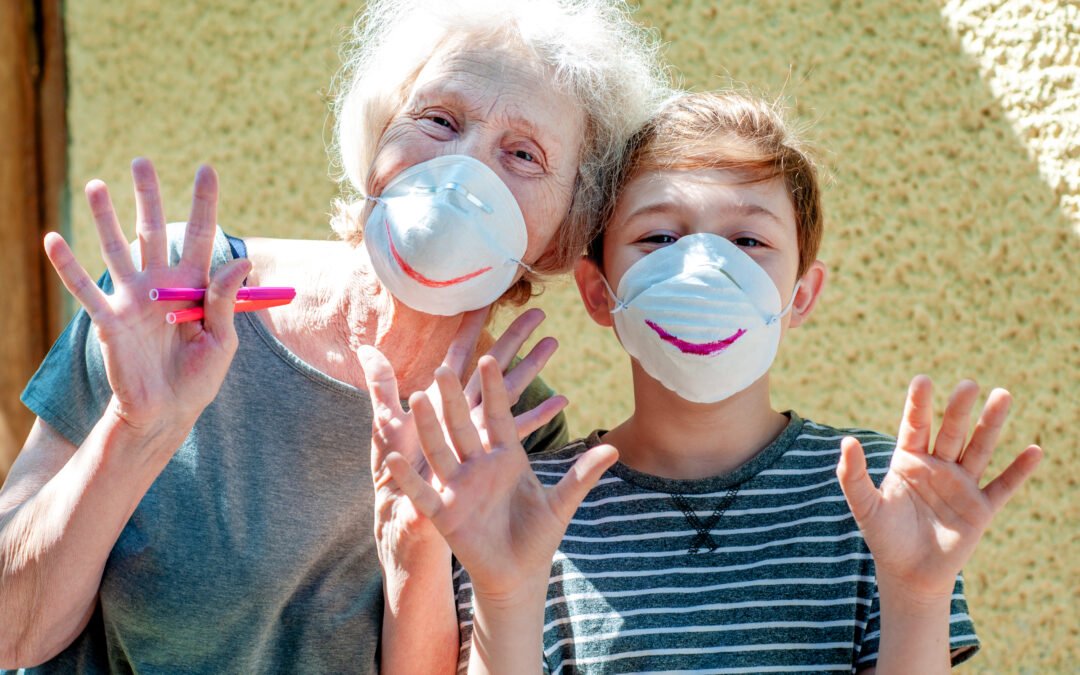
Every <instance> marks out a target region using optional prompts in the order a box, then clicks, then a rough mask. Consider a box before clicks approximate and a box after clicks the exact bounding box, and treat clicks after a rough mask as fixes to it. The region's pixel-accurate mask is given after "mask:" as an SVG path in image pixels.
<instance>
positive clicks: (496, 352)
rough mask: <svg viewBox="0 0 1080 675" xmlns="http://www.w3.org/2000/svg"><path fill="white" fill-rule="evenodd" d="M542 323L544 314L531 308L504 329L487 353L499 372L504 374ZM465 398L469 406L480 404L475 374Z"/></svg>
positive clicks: (478, 380) (467, 388)
mask: <svg viewBox="0 0 1080 675" xmlns="http://www.w3.org/2000/svg"><path fill="white" fill-rule="evenodd" d="M543 321H544V312H543V311H542V310H539V309H536V308H533V309H530V310H528V311H526V312H523V313H522V314H521V316H519V317H517V318H516V319H514V320H513V321H512V322H511V323H510V325H509V326H507V327H506V330H505V331H503V334H502V335H500V336H499V339H498V340H496V341H495V344H493V345H492V346H491V349H489V350H488V352H487V353H488V355H490V356H492V357H494V358H495V361H496V362H497V363H498V364H499V369H500V370H501V371H503V372H505V371H506V369H507V368H509V367H510V363H511V362H512V361H513V360H514V356H516V355H517V353H518V352H519V351H521V346H522V345H524V344H525V341H526V340H528V339H529V336H531V335H532V334H533V331H535V330H536V328H537V327H538V326H539V325H540V324H541V323H543ZM519 365H520V364H519ZM531 381H532V380H531V379H530V382H531ZM465 396H466V398H467V399H468V400H469V403H470V404H471V405H474V406H475V405H476V404H478V403H479V402H480V379H479V378H478V377H476V374H475V373H474V374H473V377H471V378H469V383H468V384H467V385H466V386H465Z"/></svg>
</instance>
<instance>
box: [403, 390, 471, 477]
mask: <svg viewBox="0 0 1080 675" xmlns="http://www.w3.org/2000/svg"><path fill="white" fill-rule="evenodd" d="M409 410H411V411H412V414H413V419H414V420H416V432H417V434H418V435H419V438H420V448H421V450H423V452H424V457H426V458H427V461H428V466H430V467H431V470H432V471H433V472H434V473H435V475H436V476H437V477H438V478H439V481H440V482H442V484H443V485H446V484H447V483H449V482H450V479H451V478H452V477H453V476H454V474H455V473H456V472H457V470H458V467H459V466H460V463H459V462H458V459H457V456H456V455H454V451H453V450H451V449H450V446H448V445H447V444H446V438H445V437H444V436H443V428H442V425H441V424H439V416H438V415H436V414H435V409H434V408H433V407H432V405H431V399H429V398H428V396H427V394H426V393H423V392H416V393H415V394H413V395H412V396H410V397H409ZM399 454H400V453H399Z"/></svg>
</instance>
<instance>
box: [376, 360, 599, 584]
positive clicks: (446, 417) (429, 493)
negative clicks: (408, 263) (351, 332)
mask: <svg viewBox="0 0 1080 675" xmlns="http://www.w3.org/2000/svg"><path fill="white" fill-rule="evenodd" d="M478 371H479V373H480V386H481V393H482V411H483V418H484V423H485V424H486V427H487V436H488V439H487V443H485V442H484V441H483V440H482V439H481V436H480V433H479V432H478V431H477V426H476V425H475V424H474V421H473V420H472V419H471V418H470V415H469V403H468V401H467V399H466V396H465V393H464V391H463V390H462V388H461V385H460V383H459V382H458V379H457V377H456V375H455V374H454V372H453V371H452V370H450V369H449V368H440V369H439V370H438V371H436V374H435V377H436V381H437V383H438V385H439V386H438V389H439V392H440V398H441V400H440V403H441V406H442V412H443V415H442V421H440V419H439V416H438V415H437V414H436V410H435V407H434V405H433V402H432V401H431V399H430V397H429V395H428V394H427V393H417V394H413V396H412V397H410V399H409V404H410V407H411V408H412V411H413V414H414V416H415V419H416V426H417V430H418V432H419V437H420V444H421V446H422V448H423V452H424V456H425V457H426V458H427V463H428V465H429V466H430V467H431V470H432V471H433V472H434V474H435V476H436V477H437V478H438V483H437V484H432V482H430V481H428V480H425V478H423V477H422V476H421V475H420V474H419V473H417V471H416V469H415V468H414V466H413V463H412V462H410V461H409V460H408V459H407V458H406V457H404V456H402V455H400V454H398V453H391V454H390V455H389V456H388V457H387V460H386V463H387V465H388V466H389V468H390V472H391V473H392V475H393V478H394V481H395V482H396V483H397V484H398V485H399V486H400V488H401V490H402V491H403V492H404V493H405V494H406V495H407V496H408V497H409V499H410V500H411V501H412V503H413V504H414V505H415V506H416V508H417V509H418V510H419V511H420V512H421V513H423V514H424V515H425V516H427V517H428V518H429V519H431V521H432V522H433V523H434V525H435V527H436V528H438V530H439V532H440V533H441V534H442V536H443V537H444V538H445V539H446V541H447V543H448V544H449V545H450V548H451V549H452V550H453V552H454V555H456V556H457V558H458V560H460V561H461V563H462V565H464V566H465V569H466V570H468V572H469V575H470V577H471V578H472V583H473V588H474V591H475V592H476V594H477V596H478V597H480V596H484V597H488V598H505V599H509V598H513V597H515V596H516V595H517V593H518V592H520V591H521V590H522V589H524V588H526V587H527V588H530V589H535V588H536V587H537V586H538V585H540V584H543V586H544V587H546V584H547V578H548V572H549V571H550V569H551V558H552V556H553V555H554V553H555V550H556V549H557V548H558V545H559V542H560V541H561V540H562V536H563V534H564V533H565V531H566V526H567V523H569V522H570V518H571V517H572V516H573V514H574V512H575V511H576V510H577V507H578V505H579V504H580V503H581V500H582V499H584V498H585V495H586V494H588V492H589V490H590V489H591V488H592V487H593V486H594V485H595V484H596V481H597V480H599V478H600V475H601V474H602V473H603V472H604V470H605V469H607V468H608V467H609V466H611V464H612V463H613V462H614V461H615V459H616V458H617V456H618V453H617V452H616V451H615V449H614V448H613V447H611V446H599V447H596V448H593V449H591V450H589V451H588V452H586V453H585V454H584V455H582V456H581V457H580V458H579V459H578V461H577V463H576V464H575V465H574V466H573V468H572V469H571V470H570V471H569V472H568V473H567V474H566V475H565V476H564V477H563V478H562V480H560V481H559V483H558V484H557V485H556V486H554V487H551V488H546V487H544V486H543V485H541V483H540V481H539V480H538V479H537V478H536V475H535V474H534V473H533V471H532V467H531V466H530V465H529V461H528V458H527V456H526V454H525V452H524V450H523V449H522V447H521V443H520V442H519V441H518V433H517V431H516V429H515V424H514V418H513V417H512V416H511V413H510V401H509V398H508V396H507V392H506V387H505V385H504V383H503V376H502V372H501V370H500V368H499V365H498V363H497V362H496V360H495V359H494V358H492V357H491V356H484V357H482V358H481V359H480V362H479V364H478ZM451 445H452V446H453V447H451Z"/></svg>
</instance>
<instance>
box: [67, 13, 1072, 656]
mask: <svg viewBox="0 0 1080 675" xmlns="http://www.w3.org/2000/svg"><path fill="white" fill-rule="evenodd" d="M354 11H355V7H354V6H352V5H351V4H346V3H343V2H334V1H330V0H319V1H310V0H273V1H269V0H268V1H266V2H260V3H251V2H248V1H247V0H219V1H218V2H213V3H210V2H192V3H162V2H160V0H129V1H128V2H124V3H99V2H90V1H89V0H72V1H70V2H68V3H67V19H66V23H67V31H68V38H69V45H68V54H69V60H70V64H69V67H70V78H71V105H70V128H71V143H72V145H71V170H70V175H71V181H72V190H73V191H74V192H75V193H76V199H75V200H74V204H75V208H74V210H73V213H72V230H73V232H72V234H73V236H74V239H75V242H76V248H77V252H78V253H79V255H80V256H81V257H82V259H83V260H86V261H94V260H99V259H100V258H99V257H98V255H97V252H96V242H95V240H94V237H93V230H92V226H91V222H90V219H89V217H88V214H87V212H86V210H85V209H84V208H82V205H81V201H80V200H79V198H78V193H79V192H80V191H81V186H82V185H83V184H84V183H85V182H86V181H87V180H89V179H90V178H93V177H100V178H103V179H105V180H106V181H107V182H109V183H110V184H111V185H113V186H114V188H115V193H116V194H115V195H114V198H115V201H116V203H117V208H118V209H119V211H120V213H122V214H126V216H127V220H126V222H127V223H128V227H129V231H130V228H132V227H133V225H131V223H133V220H132V219H131V214H132V202H131V197H130V185H129V181H128V178H127V166H128V163H129V162H130V160H131V158H132V157H134V156H136V155H139V154H144V155H148V156H150V157H151V158H153V159H154V160H155V161H156V162H157V165H158V169H159V173H160V175H161V178H162V182H163V185H164V190H165V198H166V209H167V213H168V215H169V217H170V218H172V219H176V220H180V219H183V218H184V217H185V216H186V209H187V203H188V192H189V185H190V178H191V176H192V174H193V172H194V169H195V167H196V166H197V164H198V163H199V162H203V161H208V162H211V163H213V164H214V165H215V167H216V168H217V169H218V171H219V173H220V175H221V183H222V190H223V197H222V206H221V210H220V220H221V222H222V224H223V225H224V226H225V227H226V228H227V229H229V230H231V231H233V232H235V233H238V234H241V235H254V234H260V235H277V236H283V237H327V236H330V234H329V228H328V227H327V225H326V213H327V211H328V209H329V203H330V199H331V198H332V196H333V195H334V194H335V188H334V186H333V184H332V183H331V181H330V180H329V179H328V177H327V176H328V165H327V160H326V156H325V152H324V145H325V142H326V140H327V139H328V135H329V126H328V124H327V122H326V105H325V96H324V92H325V91H326V90H327V89H328V87H329V83H330V78H331V75H332V74H333V72H334V70H335V68H336V64H337V59H336V55H335V52H336V49H337V42H338V40H339V36H340V35H341V33H342V31H343V30H344V28H345V27H346V26H347V25H348V23H349V22H350V20H351V17H352V16H353V14H354ZM639 17H640V18H641V19H642V20H643V21H645V22H647V23H649V24H651V25H653V26H655V27H657V28H658V29H659V30H660V31H661V33H662V35H663V36H664V38H665V39H666V40H667V41H668V42H669V43H670V45H669V48H668V51H667V55H668V58H669V60H670V62H671V63H672V64H673V65H674V66H675V67H676V69H677V70H678V71H679V72H680V73H681V75H682V78H683V80H684V83H685V84H686V85H687V86H689V87H692V88H697V89H701V88H716V87H721V86H724V85H726V84H728V83H730V82H732V81H734V82H737V83H745V84H748V85H750V86H751V88H753V89H755V90H758V91H762V92H766V93H768V94H770V95H772V96H784V97H786V98H787V100H788V101H789V102H790V103H791V104H792V105H794V107H795V109H796V111H797V112H798V114H799V115H800V116H801V117H802V118H803V119H804V120H805V121H807V122H808V123H811V124H812V135H813V137H814V138H815V139H816V140H817V143H818V145H819V146H820V147H822V148H823V150H824V152H823V158H824V160H825V163H826V164H827V165H828V167H829V168H830V171H831V174H832V180H831V183H830V185H829V186H828V188H827V190H826V198H825V199H826V214H827V223H828V224H827V234H826V238H825V244H824V248H823V251H822V258H823V259H824V260H825V261H826V262H827V263H828V265H829V268H830V282H829V286H828V288H827V289H826V293H825V296H824V297H823V299H822V302H821V304H820V305H819V307H818V309H817V310H816V313H815V316H814V317H813V319H812V321H811V322H810V324H809V325H807V326H805V327H803V328H799V329H798V330H796V331H794V332H793V333H792V334H791V336H790V338H789V339H788V340H787V342H786V343H785V345H784V346H783V347H782V349H781V356H780V358H779V360H778V363H777V365H776V368H775V371H774V372H775V376H774V389H775V390H776V391H777V392H778V393H777V397H776V404H777V405H778V406H782V407H793V408H795V409H797V410H799V411H800V412H802V413H803V414H806V415H809V416H812V417H813V418H815V419H817V420H819V421H822V422H827V423H832V424H836V425H847V424H858V425H863V426H869V427H875V428H881V429H883V430H888V431H894V430H895V428H896V425H897V422H898V419H899V413H900V409H901V406H902V403H903V397H904V390H905V386H906V384H907V381H908V380H909V379H910V377H911V376H912V375H913V374H915V373H917V372H925V373H928V374H930V375H931V376H932V377H933V378H934V380H935V382H937V383H938V385H939V389H938V396H937V399H938V401H939V402H940V404H941V405H943V403H944V398H945V395H946V393H947V389H948V388H949V387H950V386H951V385H952V383H954V382H955V381H956V380H957V379H958V378H960V377H973V378H975V379H977V380H978V381H979V382H980V383H981V384H982V385H984V387H985V388H986V389H987V390H988V389H989V388H990V387H991V386H1004V387H1007V388H1008V389H1010V390H1011V391H1012V392H1013V394H1014V395H1015V398H1016V401H1015V405H1014V407H1013V414H1012V421H1011V424H1010V425H1009V428H1008V430H1007V432H1006V434H1005V436H1004V438H1003V439H1002V443H1001V448H1002V450H1001V452H1002V455H1005V454H1012V453H1015V452H1017V451H1019V450H1020V449H1021V448H1022V447H1023V445H1024V444H1025V443H1027V442H1029V441H1036V442H1039V443H1041V444H1043V446H1044V447H1045V448H1046V451H1047V459H1046V461H1045V463H1044V465H1043V467H1042V468H1041V470H1040V471H1039V473H1038V475H1037V476H1036V477H1035V478H1034V479H1032V481H1031V484H1029V485H1028V487H1027V488H1026V489H1025V490H1024V492H1023V493H1022V494H1020V495H1019V497H1017V498H1016V500H1015V501H1014V503H1013V504H1012V505H1010V507H1009V509H1008V510H1007V512H1005V513H1004V514H1003V515H1002V516H1000V517H999V519H998V521H997V523H996V525H995V528H994V529H993V531H992V532H990V534H989V535H988V536H987V538H986V540H985V541H984V542H983V544H982V546H981V547H980V549H979V551H978V553H977V555H976V559H975V560H974V561H973V563H972V564H971V565H970V566H969V568H968V570H967V575H968V581H969V595H970V602H971V608H972V613H973V615H974V617H975V620H976V623H977V626H978V628H979V631H980V634H981V636H982V638H983V640H984V652H983V654H982V655H981V656H980V657H978V658H977V659H976V660H975V661H974V663H973V664H972V665H971V666H969V669H970V670H973V671H977V672H1051V671H1065V670H1071V669H1072V668H1075V664H1076V663H1078V662H1080V654H1078V643H1080V642H1078V637H1077V630H1078V627H1077V620H1076V619H1077V613H1076V608H1075V605H1074V602H1075V597H1074V591H1075V588H1076V585H1077V575H1076V572H1075V569H1076V566H1075V562H1074V561H1076V560H1080V551H1078V546H1077V543H1076V525H1077V522H1078V518H1077V506H1076V501H1077V500H1076V499H1074V498H1073V495H1074V492H1075V487H1076V483H1077V476H1078V472H1077V469H1076V468H1075V465H1076V461H1077V459H1078V450H1077V449H1078V447H1080V431H1078V430H1077V422H1078V421H1080V376H1078V373H1080V313H1078V312H1077V311H1076V298H1077V297H1080V276H1078V274H1077V271H1078V270H1080V249H1078V243H1080V241H1078V233H1077V232H1075V231H1074V228H1076V227H1077V221H1076V219H1077V218H1080V216H1078V208H1077V204H1078V200H1080V177H1078V174H1080V170H1078V168H1077V162H1078V161H1080V154H1078V150H1077V148H1078V143H1080V132H1078V126H1077V124H1078V122H1077V120H1078V119H1080V96H1078V94H1077V92H1078V89H1080V76H1078V75H1077V66H1078V58H1080V57H1078V51H1077V49H1078V48H1077V43H1078V40H1080V38H1078V36H1080V18H1078V16H1077V8H1076V6H1075V4H1066V3H1055V2H1037V1H1034V0H1028V1H1025V2H1004V1H1000V2H989V1H982V2H948V3H945V4H944V5H942V4H939V3H935V2H920V3H895V2H889V1H887V0H867V1H859V0H850V1H846V2H839V1H833V2H830V1H828V0H802V1H796V0H788V1H778V0H755V1H749V0H747V1H739V2H736V1H731V2H725V3H718V2H715V1H708V2H707V1H703V0H680V1H678V2H675V1H672V2H660V1H657V0H646V1H645V2H644V3H643V7H642V9H641V11H640V12H639ZM94 269H95V270H97V269H100V265H96V266H94ZM538 303H539V304H540V305H541V306H543V307H545V308H547V309H548V314H549V316H551V317H552V318H551V320H550V321H549V326H548V327H549V330H550V331H551V332H552V333H553V334H555V335H556V336H557V337H559V338H560V341H561V343H562V348H561V351H560V354H559V355H557V356H556V359H555V362H554V363H553V364H552V365H551V366H550V367H549V369H548V371H547V378H548V379H549V381H550V382H551V383H552V384H553V385H555V386H556V387H557V388H558V389H560V390H561V391H563V392H565V393H567V394H568V395H569V396H570V398H571V400H572V407H571V409H570V412H569V415H570V419H571V423H572V425H573V427H574V430H575V431H576V432H578V433H584V432H587V431H588V430H589V429H590V428H592V427H594V426H604V425H610V424H613V423H614V422H616V421H617V420H619V419H621V416H622V415H625V414H626V413H627V412H628V411H629V406H630V392H629V389H628V387H627V386H626V385H627V376H626V374H627V367H626V361H625V357H624V356H623V353H622V352H621V350H620V349H619V348H618V345H617V344H616V342H615V341H614V339H613V338H612V337H611V336H610V335H608V334H605V333H604V332H603V331H601V330H600V329H599V328H597V327H595V326H593V325H592V324H591V323H589V321H588V319H587V318H586V317H585V315H584V313H583V312H581V311H580V309H579V307H578V300H577V297H576V291H574V289H573V288H571V287H570V286H569V285H567V284H565V283H555V284H552V285H551V287H550V288H549V291H548V293H546V294H545V295H544V296H542V297H541V298H540V299H539V301H538ZM995 466H996V467H997V468H1000V467H1002V466H1003V463H1002V462H1001V461H998V462H996V463H995ZM1071 561H1073V562H1071Z"/></svg>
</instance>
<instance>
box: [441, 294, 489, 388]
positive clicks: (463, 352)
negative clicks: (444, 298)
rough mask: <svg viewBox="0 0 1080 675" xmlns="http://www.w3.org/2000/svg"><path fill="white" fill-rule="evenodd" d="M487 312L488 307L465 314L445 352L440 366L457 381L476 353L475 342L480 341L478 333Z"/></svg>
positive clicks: (482, 328)
mask: <svg viewBox="0 0 1080 675" xmlns="http://www.w3.org/2000/svg"><path fill="white" fill-rule="evenodd" d="M488 311H489V308H488V307H482V308H480V309H474V310H473V311H471V312H466V313H465V316H464V317H463V318H462V319H461V325H460V326H458V330H457V333H456V334H455V335H454V339H453V341H452V342H451V343H450V348H449V349H447V350H446V358H444V359H443V362H442V365H444V366H446V367H447V368H449V369H450V370H452V371H454V373H456V374H457V376H458V379H459V380H460V379H461V378H463V377H464V376H465V369H466V368H468V367H469V364H470V363H472V359H473V354H475V353H476V341H477V340H479V339H480V333H481V332H482V331H483V330H484V322H485V321H487V315H488Z"/></svg>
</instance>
